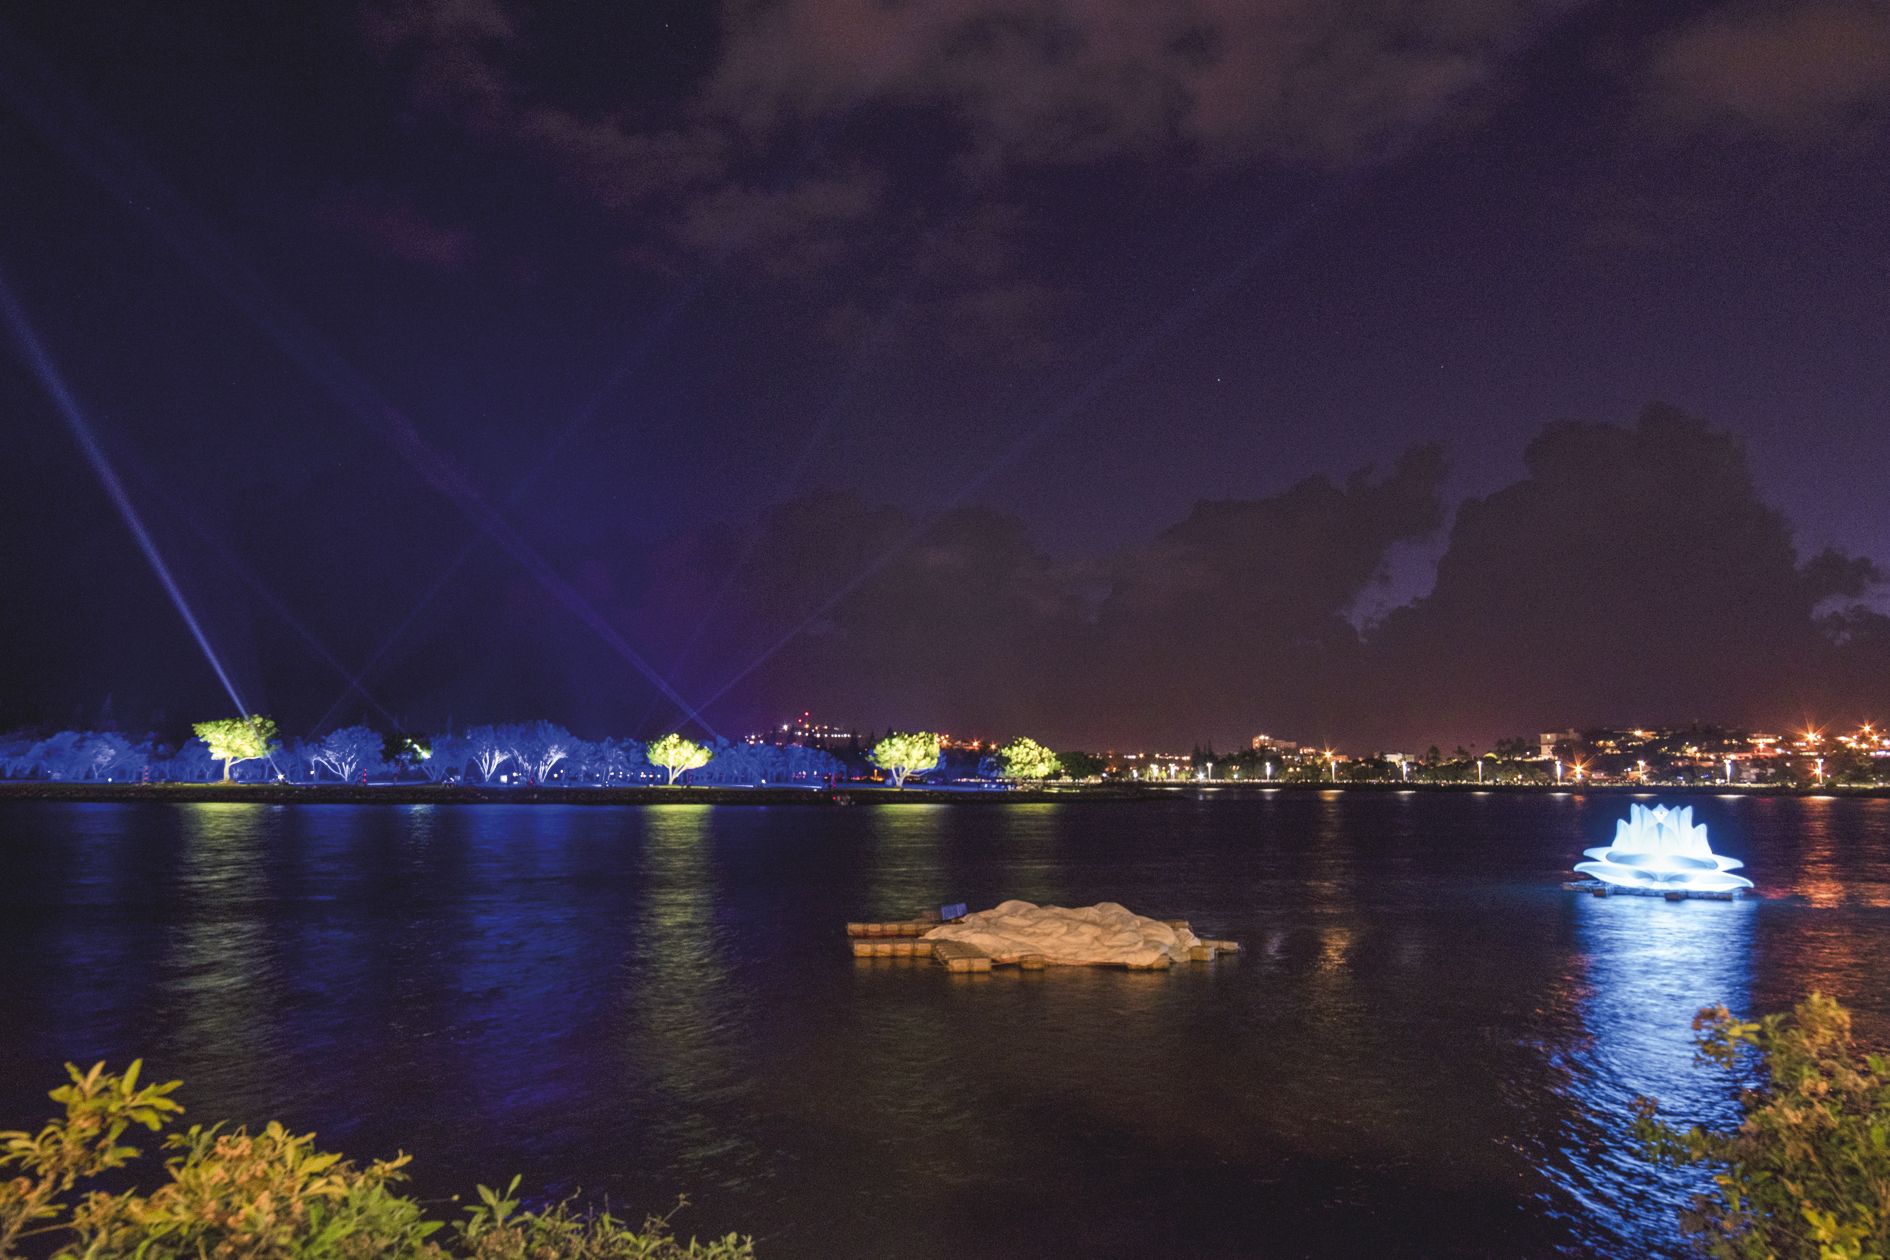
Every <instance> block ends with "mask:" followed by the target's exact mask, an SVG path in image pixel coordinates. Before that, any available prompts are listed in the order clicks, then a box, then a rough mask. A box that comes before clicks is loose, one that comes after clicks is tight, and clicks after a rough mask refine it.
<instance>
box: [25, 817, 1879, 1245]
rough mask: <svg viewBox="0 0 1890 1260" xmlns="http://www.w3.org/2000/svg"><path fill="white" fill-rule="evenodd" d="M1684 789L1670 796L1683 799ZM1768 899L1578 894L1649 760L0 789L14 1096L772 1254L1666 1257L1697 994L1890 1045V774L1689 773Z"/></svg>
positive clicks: (1709, 1084)
mask: <svg viewBox="0 0 1890 1260" xmlns="http://www.w3.org/2000/svg"><path fill="white" fill-rule="evenodd" d="M1666 799H1670V800H1675V801H1679V800H1681V799H1682V798H1679V797H1677V796H1670V797H1668V798H1666ZM1684 801H1685V803H1690V804H1693V805H1694V806H1695V809H1696V813H1697V815H1698V816H1699V818H1700V820H1701V821H1704V822H1705V823H1707V824H1708V826H1709V827H1710V828H1711V832H1712V842H1713V845H1714V848H1715V849H1716V850H1717V851H1718V852H1721V853H1725V854H1728V855H1730V856H1733V857H1738V858H1743V859H1744V860H1745V861H1746V863H1747V869H1746V872H1745V873H1747V874H1749V875H1750V876H1751V877H1752V878H1753V879H1754V880H1755V881H1756V882H1757V885H1758V888H1759V890H1760V893H1761V894H1762V895H1761V897H1760V898H1759V899H1757V900H1752V901H1746V902H1739V903H1715V902H1687V903H1681V904H1670V903H1667V902H1664V901H1661V900H1657V899H1646V898H1628V897H1615V898H1608V899H1605V900H1603V899H1597V898H1593V897H1589V896H1585V895H1580V894H1575V893H1570V892H1565V891H1563V890H1562V888H1561V881H1562V880H1563V878H1564V877H1565V875H1566V872H1567V871H1568V868H1569V866H1570V865H1571V864H1572V863H1573V862H1574V861H1576V860H1577V859H1578V858H1579V857H1580V855H1581V851H1582V849H1583V848H1585V847H1588V846H1591V845H1596V844H1601V843H1605V842H1606V841H1607V839H1608V838H1609V837H1610V835H1611V834H1612V831H1613V827H1614V821H1615V819H1616V818H1618V817H1621V816H1623V815H1624V814H1625V813H1626V810H1627V806H1628V804H1629V801H1628V800H1627V799H1626V798H1624V797H1608V796H1595V797H1587V798H1583V797H1579V796H1547V795H1541V796H1511V795H1502V794H1488V795H1484V794H1470V793H1464V794H1450V795H1443V794H1427V795H1415V794H1413V795H1399V794H1393V793H1352V794H1343V795H1342V794H1338V793H1325V794H1321V793H1316V792H1276V793H1271V794H1264V795H1262V794H1255V795H1245V796H1239V797H1236V796H1233V795H1231V794H1227V795H1223V796H1220V797H1216V798H1212V799H1201V798H1199V797H1198V796H1177V797H1176V798H1175V799H1173V800H1171V801H1166V802H1156V803H1134V804H1119V803H1092V804H1082V803H1072V804H1067V805H1021V806H1005V805H998V804H975V805H962V806H949V805H947V806H940V805H912V806H899V807H894V808H869V807H856V808H853V809H833V808H818V807H811V806H810V807H806V808H796V807H719V808H718V807H708V806H692V805H677V806H664V807H652V808H645V809H636V808H611V807H586V806H569V807H565V806H520V807H507V806H339V805H337V806H321V805H309V806H266V805H164V804H112V805H78V804H64V803H26V802H18V803H11V802H10V803H5V804H4V805H0V1127H14V1126H16V1125H21V1124H26V1123H29V1122H37V1120H38V1119H39V1118H40V1117H41V1116H42V1115H43V1114H44V1113H45V1111H46V1109H47V1107H48V1104H47V1103H46V1101H45V1098H44V1090H45V1089H46V1088H48V1087H50V1086H51V1085H53V1084H54V1083H55V1082H56V1080H57V1077H58V1074H59V1066H60V1064H61V1063H62V1062H63V1061H65V1060H67V1059H73V1060H78V1061H81V1062H90V1061H91V1060H93V1059H98V1058H104V1059H108V1060H111V1061H113V1062H115V1063H122V1062H124V1061H125V1060H127V1059H128V1058H130V1057H132V1056H134V1055H143V1056H145V1057H146V1059H147V1060H148V1061H149V1063H150V1070H151V1071H154V1072H156V1073H159V1074H162V1075H164V1076H167V1077H168V1076H177V1077H182V1078H183V1079H184V1081H185V1082H186V1085H185V1090H184V1093H183V1098H184V1101H185V1103H186V1105H187V1106H188V1107H189V1108H190V1111H191V1116H192V1118H194V1119H200V1120H212V1119H219V1118H234V1119H240V1120H247V1121H251V1122H255V1121H260V1120H263V1119H266V1118H269V1117H281V1118H283V1119H284V1120H286V1121H288V1122H290V1123H292V1124H294V1125H296V1126H298V1127H302V1128H312V1129H314V1130H316V1131H318V1133H319V1134H320V1136H321V1138H322V1139H323V1141H324V1143H325V1144H327V1145H330V1146H331V1147H339V1148H342V1149H345V1150H347V1151H348V1152H350V1153H351V1154H355V1155H360V1156H367V1155H387V1154H392V1153H393V1152H394V1151H396V1150H406V1151H408V1152H410V1153H412V1154H413V1155H414V1156H415V1165H414V1167H415V1171H416V1184H417V1188H418V1189H419V1191H420V1192H422V1193H424V1194H426V1195H429V1196H438V1197H442V1198H443V1197H445V1196H446V1195H449V1194H451V1193H454V1192H456V1191H460V1192H463V1191H466V1190H468V1189H470V1187H471V1186H472V1184H473V1183H475V1182H477V1181H481V1180H483V1181H486V1182H489V1183H490V1182H500V1183H502V1181H503V1179H505V1178H508V1177H509V1176H510V1175H511V1174H513V1173H515V1172H516V1173H522V1174H523V1175H524V1178H525V1182H526V1185H527V1186H528V1187H535V1188H537V1189H538V1190H539V1191H541V1192H543V1193H548V1194H562V1193H565V1192H570V1191H575V1190H581V1191H583V1192H584V1193H586V1194H587V1195H589V1196H592V1197H595V1198H608V1199H609V1201H610V1202H611V1204H612V1205H613V1206H615V1207H616V1208H618V1209H619V1210H620V1211H624V1212H627V1213H628V1214H631V1215H636V1214H640V1213H642V1212H643V1211H645V1210H652V1209H656V1210H660V1209H664V1208H666V1207H668V1206H669V1205H671V1204H672V1203H673V1202H674V1200H675V1197H676V1196H677V1195H678V1194H679V1193H687V1194H688V1195H689V1197H690V1199H691V1205H690V1207H689V1208H688V1209H687V1210H686V1211H685V1212H683V1213H682V1214H681V1215H680V1216H679V1217H677V1224H678V1225H679V1227H680V1228H681V1229H682V1231H683V1232H685V1233H689V1232H698V1233H705V1234H706V1233H719V1232H723V1231H727V1230H731V1229H740V1230H744V1231H750V1232H753V1233H754V1234H756V1235H757V1237H758V1240H759V1243H760V1248H761V1254H762V1255H763V1257H764V1260H790V1258H804V1257H823V1258H825V1257H847V1256H881V1255H900V1256H907V1255H911V1256H918V1255H945V1254H948V1253H949V1254H953V1255H955V1256H963V1257H974V1256H975V1257H983V1256H993V1257H996V1256H1025V1255H1078V1254H1081V1255H1089V1256H1128V1255H1153V1254H1171V1255H1185V1256H1193V1257H1221V1256H1227V1257H1233V1256H1242V1257H1246V1256H1335V1255H1363V1254H1371V1255H1375V1256H1405V1255H1408V1256H1441V1255H1462V1256H1486V1255H1487V1256H1537V1255H1556V1254H1568V1255H1588V1254H1601V1255H1618V1256H1640V1255H1648V1254H1653V1255H1678V1254H1680V1253H1681V1252H1682V1250H1683V1248H1682V1244H1681V1240H1680V1238H1679V1236H1678V1234H1677V1231H1676V1229H1675V1227H1674V1217H1673V1211H1674V1205H1675V1204H1676V1203H1677V1202H1679V1201H1680V1200H1681V1199H1682V1198H1684V1196H1685V1195H1686V1194H1687V1193H1688V1191H1689V1189H1690V1188H1691V1186H1692V1184H1693V1183H1691V1182H1689V1181H1688V1180H1687V1179H1685V1178H1681V1177H1676V1176H1673V1175H1666V1174H1655V1173H1652V1172H1650V1171H1648V1170H1647V1169H1646V1168H1645V1167H1644V1166H1642V1165H1641V1164H1639V1163H1638V1161H1637V1160H1636V1159H1635V1158H1634V1157H1633V1154H1632V1152H1631V1149H1630V1147H1629V1144H1628V1141H1627V1138H1626V1134H1625V1127H1626V1124H1627V1117H1628V1113H1629V1105H1630V1102H1631V1100H1632V1099H1633V1098H1634V1097H1635V1096H1636V1095H1637V1094H1653V1095H1657V1096H1659V1097H1660V1098H1661V1099H1662V1100H1663V1101H1665V1102H1667V1103H1668V1104H1670V1105H1671V1107H1672V1108H1673V1110H1674V1111H1675V1113H1676V1114H1677V1115H1678V1116H1680V1117H1682V1118H1687V1119H1724V1118H1725V1117H1726V1116H1727V1115H1728V1114H1730V1098H1729V1096H1728V1094H1727V1091H1726V1090H1725V1089H1724V1088H1723V1087H1722V1086H1721V1084H1720V1083H1719V1082H1717V1081H1715V1080H1714V1079H1713V1077H1712V1076H1711V1074H1710V1073H1709V1072H1708V1071H1707V1070H1706V1069H1704V1068H1700V1067H1696V1066H1694V1064H1693V1062H1692V1054H1691V1046H1690V1041H1689V1038H1690V1035H1691V1034H1690V1029H1689V1021H1690V1019H1691V1017H1692V1015H1693V1012H1694V1011H1695V1009H1696V1008H1698V1007H1699V1006H1701V1005H1702V1004H1706V1003H1711V1002H1715V1001H1724V1002H1726V1003H1727V1004H1729V1005H1730V1006H1732V1007H1733V1008H1734V1009H1735V1010H1741V1011H1754V1010H1769V1009H1777V1008H1781V1007H1784V1006H1787V1005H1789V1004H1790V1003H1791V1002H1792V1001H1793V1000H1794V999H1795V998H1797V997H1798V996H1800V995H1802V994H1803V993H1804V992H1805V991H1807V990H1810V989H1819V990H1822V991H1824V992H1827V993H1832V994H1835V995H1837V996H1839V997H1840V998H1842V999H1843V1000H1844V1001H1845V1002H1847V1003H1848V1004H1850V1005H1851V1006H1852V1007H1853V1009H1854V1010H1855V1011H1856V1012H1857V1015H1858V1023H1859V1030H1860V1032H1861V1033H1862V1034H1864V1035H1865V1036H1867V1037H1870V1038H1873V1039H1875V1040H1877V1041H1879V1042H1890V986H1886V984H1885V983H1884V976H1885V975H1886V974H1890V800H1884V799H1872V800H1833V799H1823V800H1820V799H1774V798H1757V797H1753V798H1728V797H1717V796H1713V795H1698V796H1689V797H1686V798H1684ZM1005 897H1021V898H1025V899H1028V900H1033V901H1048V902H1058V903H1064V904H1074V903H1087V902H1092V901H1096V900H1102V899H1113V900H1119V901H1122V902H1124V903H1126V904H1128V905H1129V906H1130V907H1131V908H1132V909H1135V910H1138V911H1141V912H1144V913H1150V914H1155V915H1158V916H1163V917H1170V916H1179V917H1186V918H1188V919H1190V920H1192V921H1193V923H1194V924H1195V925H1196V928H1197V930H1201V931H1203V933H1204V934H1206V935H1213V936H1231V937H1234V938H1237V939H1239V940H1240V941H1242V942H1243V943H1244V945H1245V946H1246V952H1245V953H1244V954H1243V955H1241V956H1240V957H1238V958H1236V959H1231V960H1221V961H1217V962H1215V963H1213V964H1197V965H1194V966H1191V967H1187V968H1181V969H1176V970H1174V971H1171V972H1168V973H1125V972H1114V971H1087V970H1076V969H1071V970H1055V969H1052V970H1050V971H1046V972H1040V973H1019V972H1016V971H1015V970H1014V969H1013V970H1011V971H1009V972H1004V971H1000V972H997V973H994V974H992V975H988V976H952V975H948V974H946V973H945V972H944V971H943V970H942V969H940V968H936V967H933V966H930V965H917V966H915V965H911V964H906V963H900V962H892V961H882V962H856V961H855V960H853V959H852V958H851V957H850V956H849V955H848V952H847V947H846V943H845V940H844V939H843V935H842V927H843V924H844V923H845V922H846V921H847V920H849V919H859V918H865V917H874V916H878V915H888V916H890V915H894V914H899V915H903V914H905V913H908V912H910V911H912V910H913V909H915V908H917V907H919V906H922V905H926V904H937V903H940V902H945V901H968V902H971V903H972V904H973V905H985V904H990V903H994V902H996V901H998V900H1000V899H1002V898H1005Z"/></svg>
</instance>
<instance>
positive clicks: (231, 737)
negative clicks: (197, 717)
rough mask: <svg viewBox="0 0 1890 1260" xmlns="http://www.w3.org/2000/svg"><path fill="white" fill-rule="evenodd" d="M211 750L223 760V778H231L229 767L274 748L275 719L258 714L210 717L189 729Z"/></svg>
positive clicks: (262, 755) (250, 759)
mask: <svg viewBox="0 0 1890 1260" xmlns="http://www.w3.org/2000/svg"><path fill="white" fill-rule="evenodd" d="M190 729H191V730H192V731H194V732H196V735H197V738H198V739H201V740H202V741H203V742H204V744H205V745H206V746H207V747H208V748H209V749H210V755H211V756H212V757H214V758H216V759H217V760H218V761H221V762H222V763H223V781H224V782H225V783H228V782H229V781H230V769H231V767H233V766H236V765H239V764H241V763H242V762H245V761H255V760H258V759H259V758H262V757H267V756H268V755H269V754H270V752H271V751H272V750H273V749H274V747H275V745H274V744H273V743H272V742H271V741H273V740H274V739H275V737H276V722H275V719H274V718H266V717H264V716H263V715H262V714H260V713H252V714H250V715H249V716H248V717H236V718H213V719H211V720H210V721H208V722H198V723H196V724H195V725H194V726H192V727H191V728H190Z"/></svg>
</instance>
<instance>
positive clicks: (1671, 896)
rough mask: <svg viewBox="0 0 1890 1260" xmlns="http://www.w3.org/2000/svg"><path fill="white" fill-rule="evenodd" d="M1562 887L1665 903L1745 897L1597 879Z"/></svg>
mask: <svg viewBox="0 0 1890 1260" xmlns="http://www.w3.org/2000/svg"><path fill="white" fill-rule="evenodd" d="M1562 887H1563V888H1565V889H1567V890H1568V891H1569V892H1585V893H1589V894H1590V895H1592V896H1596V897H1660V898H1663V899H1664V900H1667V901H1737V900H1739V899H1740V898H1741V897H1744V896H1746V895H1747V891H1746V890H1745V889H1743V888H1726V889H1715V890H1713V891H1710V892H1709V891H1706V890H1704V889H1697V888H1629V887H1627V886H1626V885H1623V884H1609V883H1605V882H1603V881H1602V880H1599V879H1571V880H1569V881H1568V882H1567V883H1566V884H1563V885H1562Z"/></svg>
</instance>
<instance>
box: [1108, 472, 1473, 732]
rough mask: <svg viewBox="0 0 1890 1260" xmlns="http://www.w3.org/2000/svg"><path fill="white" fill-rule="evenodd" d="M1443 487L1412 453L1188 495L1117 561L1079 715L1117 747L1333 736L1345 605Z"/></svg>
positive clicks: (1352, 648)
mask: <svg viewBox="0 0 1890 1260" xmlns="http://www.w3.org/2000/svg"><path fill="white" fill-rule="evenodd" d="M1442 480H1443V458H1442V455H1441V453H1440V452H1439V451H1438V450H1437V449H1436V448H1434V447H1422V448H1418V449H1416V450H1413V451H1411V452H1409V453H1408V454H1406V455H1405V456H1404V457H1403V458H1401V459H1400V460H1399V461H1398V462H1397V464H1396V465H1395V466H1394V467H1393V468H1392V470H1391V471H1390V472H1389V473H1386V474H1384V475H1382V476H1377V477H1374V476H1373V475H1372V473H1371V472H1370V471H1361V472H1357V473H1354V474H1352V476H1350V477H1349V478H1347V479H1346V480H1345V481H1344V482H1343V483H1339V484H1335V483H1334V482H1332V481H1331V480H1329V479H1327V478H1325V477H1311V478H1307V479H1306V480H1304V481H1302V482H1300V483H1299V484H1297V485H1295V486H1293V487H1291V488H1289V489H1287V490H1285V491H1283V492H1281V493H1279V494H1276V495H1272V496H1269V497H1267V498H1264V499H1255V500H1223V501H1216V502H1207V503H1200V504H1197V505H1196V506H1195V508H1194V510H1193V511H1192V512H1191V513H1190V514H1189V515H1188V517H1187V519H1185V520H1183V521H1181V522H1180V523H1179V524H1176V525H1174V526H1171V527H1170V528H1168V529H1166V530H1164V531H1162V532H1161V533H1160V534H1158V535H1157V536H1156V537H1155V538H1154V539H1153V540H1152V541H1150V542H1149V543H1147V544H1145V545H1143V546H1139V547H1135V548H1132V549H1131V550H1130V551H1128V552H1127V553H1126V554H1125V555H1124V556H1123V557H1122V558H1121V559H1120V560H1119V561H1118V563H1117V565H1116V571H1115V580H1114V584H1113V587H1112V589H1111V591H1110V593H1109V597H1108V598H1107V599H1106V600H1105V601H1104V602H1103V604H1102V606H1101V609H1100V611H1099V615H1098V618H1097V631H1098V641H1097V647H1098V649H1099V651H1098V657H1097V659H1096V660H1095V661H1094V662H1092V665H1091V671H1090V676H1091V677H1094V678H1095V679H1096V685H1094V686H1093V687H1091V688H1090V689H1088V693H1087V694H1086V695H1085V696H1083V698H1082V699H1083V704H1082V705H1081V706H1080V708H1079V711H1081V712H1085V713H1088V714H1090V715H1092V716H1091V721H1092V723H1093V724H1094V726H1095V727H1096V728H1097V729H1099V730H1101V731H1103V732H1106V733H1107V734H1108V735H1109V737H1110V738H1112V739H1118V740H1133V739H1134V738H1135V736H1136V735H1137V734H1138V733H1140V734H1143V735H1144V736H1145V737H1146V736H1147V735H1149V734H1154V735H1158V736H1160V737H1162V738H1164V739H1167V740H1170V741H1173V740H1177V739H1185V738H1189V737H1191V736H1192V737H1196V738H1198V737H1200V736H1202V735H1204V734H1215V735H1218V736H1219V737H1220V738H1223V739H1225V738H1226V737H1227V736H1228V735H1230V734H1233V733H1238V732H1241V731H1248V733H1251V731H1250V730H1249V728H1251V730H1269V731H1275V732H1284V731H1297V732H1300V733H1302V734H1303V735H1305V736H1306V737H1308V738H1311V737H1314V736H1333V735H1336V734H1337V733H1338V730H1339V729H1340V727H1341V723H1340V722H1339V720H1338V718H1339V713H1338V711H1337V710H1336V709H1335V707H1334V705H1335V703H1343V702H1342V701H1341V700H1340V699H1339V698H1340V697H1342V696H1344V695H1346V694H1347V693H1349V691H1350V690H1351V686H1352V679H1353V677H1354V676H1355V674H1356V672H1357V670H1358V668H1359V666H1360V663H1361V661H1360V654H1361V650H1362V646H1363V645H1362V643H1361V641H1360V639H1359V635H1358V631H1357V629H1356V628H1355V627H1354V625H1353V624H1352V622H1351V621H1350V620H1349V619H1348V618H1347V612H1348V611H1349V610H1350V609H1351V608H1352V606H1353V605H1354V603H1355V602H1356V601H1357V600H1358V598H1359V596H1360V594H1361V593H1362V592H1363V591H1364V590H1365V589H1366V587H1367V585H1368V584H1369V583H1370V582H1371V581H1372V580H1373V578H1375V577H1376V576H1377V575H1378V573H1379V571H1380V570H1381V568H1382V567H1383V565H1384V563H1385V557H1386V553H1387V552H1388V551H1389V550H1390V548H1391V547H1392V546H1393V544H1395V543H1398V542H1401V541H1404V540H1408V539H1412V538H1416V537H1420V536H1422V535H1424V534H1427V533H1430V532H1431V531H1432V530H1434V529H1436V527H1437V526H1438V524H1439V523H1440V522H1441V520H1442V513H1443V509H1442V502H1441V499H1440V490H1441V486H1442ZM1183 697H1185V699H1183ZM1190 723H1192V724H1193V725H1192V727H1190V726H1189V724H1190Z"/></svg>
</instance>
